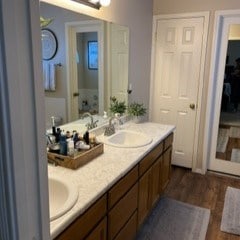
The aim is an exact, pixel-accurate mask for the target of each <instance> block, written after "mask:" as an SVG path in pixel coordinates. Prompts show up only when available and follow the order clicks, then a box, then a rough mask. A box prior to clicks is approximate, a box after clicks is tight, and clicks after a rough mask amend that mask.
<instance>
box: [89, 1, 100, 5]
mask: <svg viewBox="0 0 240 240" xmlns="http://www.w3.org/2000/svg"><path fill="white" fill-rule="evenodd" d="M88 1H89V2H91V3H94V4H96V3H98V2H99V0H88Z"/></svg>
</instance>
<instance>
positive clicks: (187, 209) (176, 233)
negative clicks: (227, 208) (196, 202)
mask: <svg viewBox="0 0 240 240" xmlns="http://www.w3.org/2000/svg"><path fill="white" fill-rule="evenodd" d="M209 218H210V210H209V209H205V208H200V207H197V206H193V205H190V204H186V203H183V202H179V201H176V200H173V199H169V198H162V199H160V201H159V203H158V204H157V206H156V207H155V208H154V210H153V212H152V214H151V215H150V216H149V217H148V219H147V220H146V221H145V223H144V224H143V226H142V227H141V228H140V231H139V232H138V235H137V238H136V239H137V240H176V239H177V240H193V239H194V240H204V239H205V237H206V233H207V227H208V223H209Z"/></svg>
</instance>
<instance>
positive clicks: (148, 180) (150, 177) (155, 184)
mask: <svg viewBox="0 0 240 240" xmlns="http://www.w3.org/2000/svg"><path fill="white" fill-rule="evenodd" d="M172 141H173V134H171V135H169V136H168V137H167V138H166V139H165V140H164V141H163V142H161V143H160V144H158V145H157V146H156V147H155V148H154V149H153V150H152V151H151V152H150V153H149V154H148V155H147V156H146V157H145V158H144V159H143V160H142V161H141V162H140V163H139V174H140V175H141V173H142V175H141V176H140V179H139V199H138V226H141V224H142V223H143V221H144V219H145V218H146V217H147V215H148V214H149V213H150V211H151V209H152V208H153V206H154V204H155V203H156V202H157V200H158V199H159V197H160V194H161V193H162V191H163V190H164V189H165V187H166V186H167V184H168V182H169V180H170V173H171V153H172V152H171V149H172V148H171V145H172Z"/></svg>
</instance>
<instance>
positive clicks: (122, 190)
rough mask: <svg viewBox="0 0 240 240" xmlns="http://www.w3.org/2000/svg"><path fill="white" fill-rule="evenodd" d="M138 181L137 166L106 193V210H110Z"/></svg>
mask: <svg viewBox="0 0 240 240" xmlns="http://www.w3.org/2000/svg"><path fill="white" fill-rule="evenodd" d="M137 180H138V166H136V167H134V168H133V169H132V170H131V171H130V172H129V173H127V175H125V176H124V177H123V178H122V179H120V180H119V181H118V182H117V183H116V184H115V185H114V186H113V187H112V188H111V189H110V190H109V192H108V209H111V208H112V207H113V206H114V205H115V204H116V203H117V202H118V201H119V199H121V198H122V197H123V196H124V195H125V194H126V193H127V191H128V190H129V189H130V188H131V187H132V186H133V185H134V184H135V183H136V182H137Z"/></svg>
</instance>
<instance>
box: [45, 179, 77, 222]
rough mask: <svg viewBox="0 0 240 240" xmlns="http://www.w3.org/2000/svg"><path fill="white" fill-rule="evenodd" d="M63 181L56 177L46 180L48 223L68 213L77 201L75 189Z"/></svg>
mask: <svg viewBox="0 0 240 240" xmlns="http://www.w3.org/2000/svg"><path fill="white" fill-rule="evenodd" d="M65 181H67V180H66V179H65V180H63V179H61V178H60V177H56V176H50V177H49V178H48V186H49V211H50V221H53V220H55V219H57V218H59V217H61V216H62V215H64V214H65V213H66V212H68V211H69V210H70V209H71V208H72V207H73V206H74V205H75V203H76V201H77V199H78V189H77V187H76V186H74V185H73V184H72V183H70V182H65Z"/></svg>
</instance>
